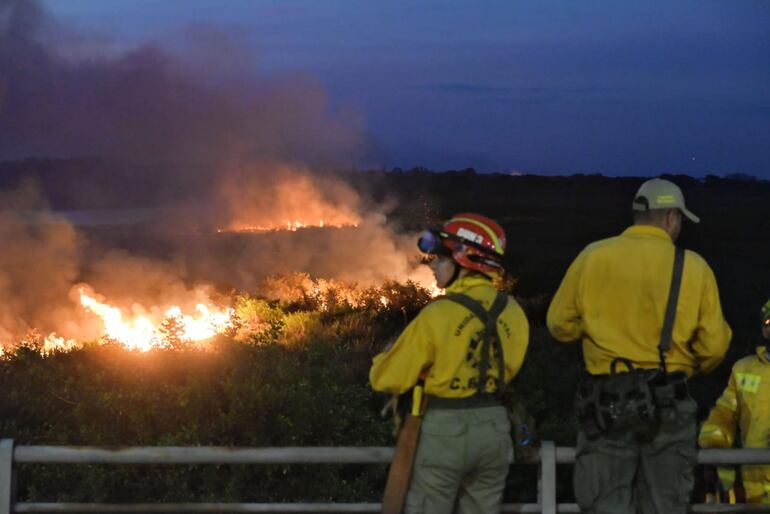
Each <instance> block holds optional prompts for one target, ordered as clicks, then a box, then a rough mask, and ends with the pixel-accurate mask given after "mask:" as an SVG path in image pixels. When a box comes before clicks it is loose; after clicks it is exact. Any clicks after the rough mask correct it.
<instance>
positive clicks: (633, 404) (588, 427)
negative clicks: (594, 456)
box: [577, 358, 657, 438]
mask: <svg viewBox="0 0 770 514" xmlns="http://www.w3.org/2000/svg"><path fill="white" fill-rule="evenodd" d="M619 363H622V364H624V365H625V367H626V368H627V369H626V371H625V372H620V371H618V369H617V367H618V364H619ZM655 373H657V370H641V369H636V368H634V366H633V364H632V363H631V361H629V360H628V359H623V358H617V359H615V360H614V361H613V362H612V365H611V367H610V374H609V375H603V376H596V377H591V378H590V379H589V380H587V381H586V383H587V384H591V385H590V386H588V385H587V386H585V387H581V389H580V390H579V391H578V401H577V407H578V419H579V420H580V422H581V425H582V428H583V431H584V432H585V434H586V436H587V437H589V438H593V437H596V436H598V435H599V434H602V433H607V432H614V431H622V430H629V429H632V430H633V431H634V432H638V433H639V435H642V436H644V435H645V434H647V433H649V432H652V430H654V428H655V425H656V421H657V409H656V403H655V398H654V396H653V393H652V389H651V387H650V380H651V378H652V377H653V376H654V374H655Z"/></svg>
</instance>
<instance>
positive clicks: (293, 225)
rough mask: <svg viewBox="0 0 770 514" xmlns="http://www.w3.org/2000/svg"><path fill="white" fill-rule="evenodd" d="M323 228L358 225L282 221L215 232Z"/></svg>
mask: <svg viewBox="0 0 770 514" xmlns="http://www.w3.org/2000/svg"><path fill="white" fill-rule="evenodd" d="M323 227H333V228H347V227H352V228H356V227H358V223H327V222H324V221H323V220H318V221H317V222H315V223H314V222H304V221H299V220H294V221H282V222H281V223H278V224H276V225H245V224H234V225H233V226H230V227H227V228H218V229H217V232H218V233H224V232H254V233H260V232H279V231H288V232H296V231H298V230H300V229H305V228H323Z"/></svg>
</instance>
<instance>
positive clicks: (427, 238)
mask: <svg viewBox="0 0 770 514" xmlns="http://www.w3.org/2000/svg"><path fill="white" fill-rule="evenodd" d="M445 239H449V240H451V241H455V242H457V243H461V244H464V245H466V246H470V247H473V248H475V249H476V250H480V251H482V252H484V253H485V254H488V255H489V256H490V257H492V258H493V259H494V260H497V259H498V258H499V256H498V255H497V254H496V253H495V252H494V250H491V249H490V248H487V247H485V246H482V245H480V244H478V243H475V242H473V241H468V240H467V239H464V238H462V237H458V236H456V235H454V234H450V233H448V232H443V231H441V230H438V229H427V230H425V231H423V233H422V234H420V237H419V239H417V247H418V248H419V249H420V251H421V252H424V253H427V254H431V255H452V250H451V249H449V248H448V247H447V246H446V245H445V244H444V240H445Z"/></svg>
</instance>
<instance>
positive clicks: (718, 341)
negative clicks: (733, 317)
mask: <svg viewBox="0 0 770 514" xmlns="http://www.w3.org/2000/svg"><path fill="white" fill-rule="evenodd" d="M704 265H705V271H704V274H705V276H704V280H703V282H704V286H703V293H702V295H701V302H700V318H699V319H698V327H697V328H696V329H695V333H694V334H693V339H692V340H691V342H690V345H691V348H692V352H693V354H694V355H695V356H696V358H697V359H698V364H699V368H698V369H697V372H698V373H708V372H709V371H711V370H713V369H714V368H716V367H717V365H718V364H719V363H720V362H722V359H723V358H724V356H725V353H727V348H728V346H729V345H730V339H732V336H733V332H732V330H731V329H730V326H729V325H728V324H727V322H726V321H725V318H724V316H723V315H722V306H721V304H720V303H719V289H718V288H717V281H716V278H715V277H714V272H713V271H711V268H710V267H709V266H708V265H707V264H705V263H704Z"/></svg>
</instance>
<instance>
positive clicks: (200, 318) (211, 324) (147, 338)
mask: <svg viewBox="0 0 770 514" xmlns="http://www.w3.org/2000/svg"><path fill="white" fill-rule="evenodd" d="M78 294H79V295H80V304H81V305H82V306H83V307H84V308H85V309H86V310H87V311H89V312H92V313H93V314H95V315H97V316H98V317H99V318H100V319H101V321H102V324H103V326H104V337H106V338H107V339H108V340H111V341H115V342H117V343H118V344H120V345H121V346H123V347H124V348H126V349H127V350H139V351H143V352H146V351H149V350H151V349H153V348H163V347H166V346H168V342H167V341H166V340H165V339H166V338H167V337H168V334H164V332H163V326H164V323H169V322H171V323H172V325H173V327H174V334H173V335H174V336H175V337H177V338H178V339H179V340H181V341H189V342H201V341H205V340H207V339H210V338H212V337H214V336H215V335H217V334H221V333H223V332H225V331H227V330H229V329H230V328H232V319H233V315H234V310H233V309H232V308H227V309H219V308H216V307H213V306H210V305H206V304H203V303H199V304H197V305H196V306H195V310H196V314H184V313H183V312H182V309H181V308H180V307H179V306H176V305H173V306H171V307H169V308H167V309H166V310H165V312H164V318H163V319H162V320H152V319H151V318H150V317H149V316H146V315H143V314H139V315H134V316H133V317H128V318H124V315H123V312H122V311H121V310H120V309H119V308H117V307H114V306H112V305H109V304H107V303H103V302H100V301H99V300H97V299H96V298H94V297H92V296H89V295H88V294H86V292H85V290H84V289H83V288H79V289H78Z"/></svg>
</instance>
